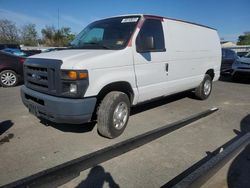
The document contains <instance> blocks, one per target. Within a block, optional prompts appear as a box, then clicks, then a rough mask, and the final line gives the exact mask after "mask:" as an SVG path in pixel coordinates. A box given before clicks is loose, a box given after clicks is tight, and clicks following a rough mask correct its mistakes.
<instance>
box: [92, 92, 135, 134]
mask: <svg viewBox="0 0 250 188" xmlns="http://www.w3.org/2000/svg"><path fill="white" fill-rule="evenodd" d="M129 115H130V101H129V98H128V96H127V95H126V94H125V93H123V92H119V91H112V92H110V93H108V94H107V95H106V96H105V97H104V99H103V100H102V102H101V104H100V106H99V109H98V111H97V124H98V127H97V129H98V132H99V133H100V134H101V135H102V136H104V137H107V138H115V137H118V136H120V135H121V134H122V133H123V131H124V129H125V128H126V126H127V123H128V119H129Z"/></svg>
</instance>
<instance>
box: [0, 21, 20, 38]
mask: <svg viewBox="0 0 250 188" xmlns="http://www.w3.org/2000/svg"><path fill="white" fill-rule="evenodd" d="M18 42H19V41H18V32H17V27H16V24H15V23H13V22H11V21H10V20H6V19H1V20H0V43H18Z"/></svg>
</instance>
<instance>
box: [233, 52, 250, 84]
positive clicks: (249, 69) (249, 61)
mask: <svg viewBox="0 0 250 188" xmlns="http://www.w3.org/2000/svg"><path fill="white" fill-rule="evenodd" d="M232 68H233V72H232V76H233V78H234V79H237V77H238V76H240V75H243V74H248V75H250V52H248V53H247V54H246V55H245V56H243V57H241V58H239V59H237V60H236V61H235V62H234V63H233V66H232Z"/></svg>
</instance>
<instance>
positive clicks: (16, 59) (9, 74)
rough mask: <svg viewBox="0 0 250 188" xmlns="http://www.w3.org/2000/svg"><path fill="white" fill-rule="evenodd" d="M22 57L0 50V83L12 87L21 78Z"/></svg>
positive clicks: (23, 59)
mask: <svg viewBox="0 0 250 188" xmlns="http://www.w3.org/2000/svg"><path fill="white" fill-rule="evenodd" d="M24 61H25V58H24V57H21V56H16V55H13V54H10V53H6V52H2V51H0V85H2V86H3V87H12V86H15V85H17V84H18V83H19V82H20V81H22V79H23V63H24Z"/></svg>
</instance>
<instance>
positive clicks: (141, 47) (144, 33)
mask: <svg viewBox="0 0 250 188" xmlns="http://www.w3.org/2000/svg"><path fill="white" fill-rule="evenodd" d="M149 38H151V40H153V48H152V49H145V48H146V46H147V44H146V41H147V40H148V39H149ZM136 50H137V52H144V51H145V52H149V51H150V52H159V51H166V49H165V42H164V34H163V29H162V23H161V21H160V20H156V19H147V20H146V21H145V22H144V24H143V26H142V28H141V30H140V32H139V34H138V36H137V38H136Z"/></svg>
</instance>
